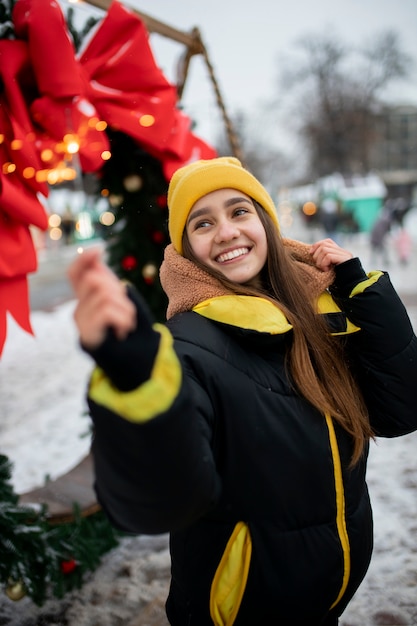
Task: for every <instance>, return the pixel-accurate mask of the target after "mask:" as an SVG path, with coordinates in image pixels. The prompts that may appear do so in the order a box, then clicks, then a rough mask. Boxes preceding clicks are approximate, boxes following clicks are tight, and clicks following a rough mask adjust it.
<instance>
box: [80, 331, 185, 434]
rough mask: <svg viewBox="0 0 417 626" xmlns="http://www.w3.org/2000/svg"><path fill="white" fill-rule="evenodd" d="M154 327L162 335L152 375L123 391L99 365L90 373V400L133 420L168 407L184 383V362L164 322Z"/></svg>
mask: <svg viewBox="0 0 417 626" xmlns="http://www.w3.org/2000/svg"><path fill="white" fill-rule="evenodd" d="M154 330H156V331H158V332H159V333H160V335H161V341H160V344H159V349H158V353H157V355H156V359H155V363H154V366H153V368H152V372H151V377H150V379H149V380H147V381H146V382H144V383H143V384H142V385H140V386H139V387H138V388H137V389H134V390H133V391H127V392H123V391H120V390H119V389H117V388H116V387H115V386H114V385H113V384H112V382H111V381H110V380H109V378H107V376H106V374H105V373H104V372H103V370H102V369H101V368H99V367H96V368H95V370H94V372H93V374H92V376H91V380H90V386H89V392H88V395H89V397H90V398H91V400H93V401H94V402H96V403H97V404H99V405H101V406H104V407H106V408H107V409H109V410H110V411H113V412H114V413H116V414H117V415H120V417H123V418H125V419H127V420H129V421H130V422H137V423H141V422H147V421H148V420H150V419H152V418H153V417H156V416H157V415H159V414H160V413H164V412H165V411H167V410H168V409H169V407H170V406H171V405H172V403H173V402H174V400H175V398H176V397H177V395H178V393H179V390H180V387H181V381H182V371H181V365H180V362H179V360H178V357H177V355H176V353H175V351H174V348H173V338H172V335H171V333H170V332H169V330H168V329H167V328H166V326H163V325H162V324H154Z"/></svg>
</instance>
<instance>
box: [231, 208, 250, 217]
mask: <svg viewBox="0 0 417 626" xmlns="http://www.w3.org/2000/svg"><path fill="white" fill-rule="evenodd" d="M245 213H248V210H247V209H243V208H242V209H236V211H235V212H234V214H235V215H237V216H239V215H245Z"/></svg>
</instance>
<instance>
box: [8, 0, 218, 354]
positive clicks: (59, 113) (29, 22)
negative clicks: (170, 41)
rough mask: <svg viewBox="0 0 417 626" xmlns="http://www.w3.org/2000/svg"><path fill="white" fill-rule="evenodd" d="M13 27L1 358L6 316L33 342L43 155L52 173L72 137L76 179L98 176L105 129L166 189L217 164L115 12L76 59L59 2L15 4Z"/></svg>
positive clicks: (134, 31) (130, 19)
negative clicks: (154, 169) (137, 153)
mask: <svg viewBox="0 0 417 626" xmlns="http://www.w3.org/2000/svg"><path fill="white" fill-rule="evenodd" d="M13 23H14V28H15V33H16V37H17V39H15V40H2V41H0V82H1V84H2V85H3V90H2V92H1V93H0V166H1V167H2V169H1V171H0V242H1V243H0V355H1V352H2V348H3V345H4V341H5V338H6V315H7V312H10V313H11V314H12V315H13V317H14V318H15V319H16V321H17V322H18V323H19V324H20V325H21V326H22V328H24V329H25V330H27V331H28V332H32V330H31V326H30V321H29V306H28V293H27V292H28V289H27V280H26V276H27V274H28V273H30V272H33V271H36V269H37V260H36V252H35V249H34V245H33V242H32V239H31V235H30V229H29V227H30V226H31V225H34V226H37V227H38V228H40V229H42V230H46V229H47V215H46V212H45V209H44V207H43V205H42V203H41V202H40V201H39V199H38V194H42V195H44V196H45V197H46V196H47V195H48V187H47V185H46V184H45V183H44V182H42V180H39V179H38V178H37V177H36V172H38V171H39V170H41V169H42V168H45V167H46V165H45V163H44V162H43V161H42V157H43V154H44V153H45V148H48V149H49V154H50V157H49V161H48V166H49V167H51V166H53V165H56V164H57V163H58V162H59V161H60V160H61V159H62V154H61V149H60V148H59V145H60V143H61V142H62V139H63V137H64V136H65V135H66V134H68V133H72V134H74V135H76V136H77V138H78V141H79V144H80V149H79V158H80V164H81V168H82V170H83V171H84V172H95V171H99V170H100V168H101V166H102V164H103V160H102V153H103V151H105V150H108V149H109V141H108V138H107V135H106V133H105V132H103V130H99V128H100V127H99V126H97V122H99V121H100V120H102V121H105V122H106V123H107V124H108V125H109V126H110V127H112V128H113V129H117V130H120V131H122V132H124V133H126V134H127V135H129V136H131V137H132V138H133V139H134V140H136V141H137V142H138V144H140V145H141V146H143V148H144V149H145V150H147V151H148V152H149V153H150V154H152V155H153V156H155V157H156V158H158V159H159V160H160V161H161V163H162V165H163V169H164V172H165V176H166V178H167V180H169V179H170V177H171V176H172V174H173V172H174V171H175V170H176V169H177V168H178V167H180V166H181V165H184V164H185V163H187V162H190V161H194V160H197V159H200V158H205V159H209V158H212V157H214V156H216V152H215V150H214V149H213V148H212V147H211V146H209V145H208V144H207V143H206V142H204V141H202V140H201V139H199V138H198V137H197V136H195V135H194V134H193V133H192V132H191V130H190V129H191V121H190V119H189V118H188V117H187V116H186V115H185V114H184V113H183V112H182V111H180V110H179V108H177V93H176V89H175V87H174V86H173V85H171V84H170V83H169V82H168V81H167V79H166V78H165V77H164V75H163V73H162V71H161V70H160V69H159V67H158V66H157V64H156V62H155V60H154V57H153V54H152V51H151V49H150V46H149V35H148V33H147V31H146V28H145V26H144V24H143V22H142V21H141V20H140V19H139V17H138V16H136V15H135V14H134V13H132V12H131V11H129V10H128V9H126V8H125V7H123V6H122V5H121V4H120V3H119V2H116V1H115V2H113V3H112V5H111V6H110V8H109V10H108V12H107V14H106V15H105V17H104V19H103V20H102V22H101V23H100V25H99V27H98V28H97V30H96V32H95V33H94V35H93V37H92V39H91V40H90V42H89V43H88V45H87V46H86V48H85V49H84V50H83V51H82V52H81V54H80V55H79V57H77V56H76V54H75V51H74V47H73V44H72V41H71V39H70V37H69V35H68V31H67V27H66V23H65V19H64V16H63V13H62V10H61V8H60V6H59V5H58V3H57V2H55V0H17V2H16V4H15V6H14V9H13ZM51 155H52V156H51Z"/></svg>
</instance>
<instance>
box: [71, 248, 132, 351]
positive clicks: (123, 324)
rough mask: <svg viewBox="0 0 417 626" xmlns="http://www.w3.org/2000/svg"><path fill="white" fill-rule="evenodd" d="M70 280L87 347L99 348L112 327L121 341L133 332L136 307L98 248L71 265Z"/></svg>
mask: <svg viewBox="0 0 417 626" xmlns="http://www.w3.org/2000/svg"><path fill="white" fill-rule="evenodd" d="M68 278H69V281H70V283H71V286H72V288H73V290H74V294H75V296H76V298H77V300H78V302H77V305H76V308H75V311H74V320H75V323H76V325H77V327H78V332H79V336H80V341H81V343H82V344H83V345H84V346H85V347H86V348H89V349H95V348H98V347H99V346H100V345H101V343H102V342H103V341H104V339H105V337H106V333H107V331H108V329H109V328H112V329H113V331H114V333H115V335H116V337H117V338H118V339H121V340H122V339H125V338H126V336H127V334H128V333H129V332H130V331H132V330H134V328H135V326H136V309H135V306H134V304H133V302H132V301H131V300H130V299H129V297H128V295H127V293H126V287H125V285H124V284H123V283H122V282H121V281H120V280H119V279H118V278H117V276H116V275H115V274H114V273H113V272H112V271H111V270H110V268H109V267H108V266H107V265H105V264H104V262H103V261H102V258H101V251H100V250H99V249H98V248H94V249H93V248H91V249H89V250H84V251H83V252H82V253H81V254H80V255H79V256H78V257H77V258H76V259H75V260H74V261H73V262H72V264H71V265H70V267H69V269H68Z"/></svg>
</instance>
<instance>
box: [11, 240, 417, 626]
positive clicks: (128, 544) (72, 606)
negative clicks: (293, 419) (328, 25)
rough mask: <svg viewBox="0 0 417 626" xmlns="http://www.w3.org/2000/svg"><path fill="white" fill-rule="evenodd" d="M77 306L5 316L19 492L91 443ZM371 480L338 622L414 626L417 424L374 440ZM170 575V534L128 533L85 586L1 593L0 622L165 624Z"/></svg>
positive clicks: (403, 284) (64, 466)
mask: <svg viewBox="0 0 417 626" xmlns="http://www.w3.org/2000/svg"><path fill="white" fill-rule="evenodd" d="M361 247H363V246H361ZM365 254H366V251H365ZM416 262H417V255H416V253H415V254H414V257H413V261H412V264H411V266H409V267H407V268H402V267H400V266H398V265H396V264H395V263H393V266H392V268H389V269H390V273H391V277H392V280H393V282H394V284H395V285H396V286H397V289H398V290H399V291H400V292H401V293H404V294H405V295H406V296H407V297H409V300H408V301H409V302H410V306H409V308H408V310H409V313H410V317H411V319H412V322H413V325H414V328H417V297H416V298H414V296H415V294H416V293H417V279H416V269H417V263H416ZM368 269H369V268H368ZM73 308H74V302H73V301H68V302H65V303H64V304H62V305H60V306H57V307H56V308H55V309H54V310H52V311H48V312H45V311H35V312H33V313H32V324H33V327H34V330H35V337H32V336H30V335H28V334H26V333H24V332H23V331H22V330H21V329H20V328H19V327H17V326H16V324H14V322H13V320H11V319H9V320H8V337H7V341H6V345H5V349H4V352H3V355H2V357H1V358H0V415H1V419H0V452H1V453H3V454H6V455H8V456H9V458H10V459H11V460H12V461H13V463H14V474H13V483H14V486H15V489H16V491H17V492H19V493H22V492H24V491H27V490H29V489H31V488H32V487H34V486H39V485H41V484H42V483H43V482H44V479H45V477H46V476H50V477H51V478H54V477H56V476H58V475H61V474H63V473H65V472H66V471H67V470H68V469H70V468H71V467H73V466H74V465H75V464H76V463H77V462H78V461H79V460H80V459H81V458H82V457H83V456H84V455H85V454H86V453H87V451H88V448H89V423H88V419H87V418H86V415H85V408H86V407H85V403H84V394H85V386H86V381H87V376H88V373H89V371H90V369H91V363H90V360H89V359H88V357H87V356H86V355H84V354H83V353H82V352H81V351H80V350H79V348H78V344H77V337H76V332H75V327H74V324H73V321H72V312H73ZM368 483H369V488H370V493H371V498H372V502H373V508H374V518H375V551H374V556H373V560H372V563H371V566H370V569H369V572H368V575H367V577H366V579H365V581H364V583H363V585H362V587H361V589H360V590H359V591H358V593H357V595H356V597H355V598H354V599H353V601H352V603H351V605H350V607H349V608H348V609H347V610H346V612H345V614H344V615H343V617H342V619H341V626H378V625H385V626H388V625H389V626H403V625H406V626H417V433H415V434H413V435H409V436H406V437H402V438H399V439H395V440H379V441H378V442H377V444H376V445H372V450H371V455H370V462H369V472H368ZM168 577H169V556H168V551H167V538H166V536H161V537H154V538H150V537H139V538H131V539H127V540H125V541H124V542H123V543H122V545H121V546H120V547H119V548H117V549H116V550H114V551H113V552H112V553H110V554H108V555H106V556H105V558H104V560H103V565H102V566H101V567H99V568H98V570H97V571H96V572H94V574H93V575H92V576H91V578H90V579H89V580H88V581H87V582H86V584H85V585H84V587H83V589H82V590H80V591H77V592H74V593H73V594H69V596H68V597H66V598H65V599H64V600H63V601H62V602H56V601H51V602H49V603H47V606H45V607H43V608H42V609H38V608H36V607H34V606H33V605H32V603H31V602H30V601H29V599H28V598H24V599H23V600H21V601H20V602H18V603H13V602H12V601H10V600H9V599H8V598H7V597H6V596H4V597H2V596H1V594H0V624H7V625H9V626H35V625H47V624H58V625H59V626H64V625H65V626H66V625H68V626H96V625H97V626H119V625H124V626H146V625H147V626H151V625H155V626H156V625H158V626H165V625H166V624H167V622H166V620H165V618H164V616H163V602H164V598H165V595H166V589H167V583H168ZM254 626H261V625H254Z"/></svg>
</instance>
